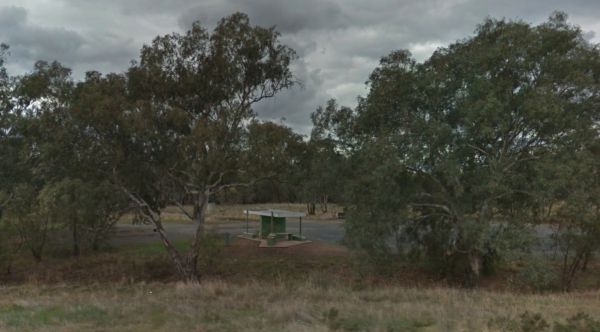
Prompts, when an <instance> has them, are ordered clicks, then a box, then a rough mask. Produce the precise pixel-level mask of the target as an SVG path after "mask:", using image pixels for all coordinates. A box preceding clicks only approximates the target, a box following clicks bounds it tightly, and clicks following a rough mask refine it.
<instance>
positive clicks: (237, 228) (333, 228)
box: [110, 220, 344, 245]
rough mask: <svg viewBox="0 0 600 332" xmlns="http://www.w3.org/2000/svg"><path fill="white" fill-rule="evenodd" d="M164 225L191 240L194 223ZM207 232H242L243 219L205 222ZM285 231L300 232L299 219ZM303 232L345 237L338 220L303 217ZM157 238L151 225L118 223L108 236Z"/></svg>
mask: <svg viewBox="0 0 600 332" xmlns="http://www.w3.org/2000/svg"><path fill="white" fill-rule="evenodd" d="M163 226H164V228H165V230H166V232H167V234H168V235H169V238H171V239H173V240H179V239H190V238H192V236H193V234H194V231H195V227H194V225H193V224H184V223H165V224H164V225H163ZM206 231H207V232H215V233H219V234H225V233H229V234H231V235H237V234H242V233H244V232H245V231H246V222H245V221H223V222H217V223H208V224H207V225H206ZM249 231H250V232H254V231H258V222H256V221H250V223H249ZM287 231H288V232H290V233H292V234H299V233H300V232H299V227H298V222H297V221H293V220H291V221H288V222H287ZM302 235H303V236H305V237H306V238H307V239H309V240H317V241H322V242H328V243H335V244H338V243H340V241H341V240H342V238H343V237H344V222H343V221H337V220H335V221H318V220H302ZM158 240H159V237H158V234H157V233H155V232H154V227H153V226H152V225H132V224H118V225H117V226H116V229H115V236H113V237H112V238H111V240H110V243H111V244H112V245H124V244H134V243H145V242H152V241H158Z"/></svg>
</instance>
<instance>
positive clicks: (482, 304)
mask: <svg viewBox="0 0 600 332" xmlns="http://www.w3.org/2000/svg"><path fill="white" fill-rule="evenodd" d="M0 292H1V294H2V296H1V297H0V330H3V331H23V330H30V331H45V330H53V331H79V330H92V331H93V330H97V331H330V330H340V331H495V330H502V329H503V327H506V326H507V325H506V324H505V323H506V322H512V323H514V324H517V325H518V322H519V320H520V319H522V315H523V313H525V312H530V313H541V318H542V319H545V320H546V321H548V322H549V323H553V322H566V319H567V318H569V317H572V316H574V315H576V314H577V313H580V312H583V313H586V314H587V315H589V317H600V292H598V291H593V292H591V291H590V292H581V293H570V294H554V295H517V294H509V293H492V292H484V291H464V290H456V289H445V288H438V289H412V288H399V287H387V288H376V289H365V290H353V289H351V288H346V287H341V286H330V285H329V286H324V285H322V284H321V283H319V282H315V281H313V280H308V281H306V282H305V283H304V284H296V285H295V287H290V286H289V285H287V284H286V283H281V282H277V281H261V282H251V283H246V284H244V285H242V284H230V283H225V282H222V281H207V282H204V283H203V284H202V285H200V286H192V285H186V284H181V283H169V284H160V283H135V284H126V283H123V284H114V283H113V284H110V285H106V284H97V285H88V286H60V285H59V286H34V285H25V286H18V287H3V288H0Z"/></svg>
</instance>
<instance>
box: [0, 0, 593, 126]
mask: <svg viewBox="0 0 600 332" xmlns="http://www.w3.org/2000/svg"><path fill="white" fill-rule="evenodd" d="M2 3H3V4H4V3H8V4H12V5H15V6H17V7H0V39H1V40H3V41H5V42H8V43H9V44H11V50H12V54H13V56H12V57H11V58H12V60H14V59H15V58H17V59H18V60H17V62H18V63H19V67H20V68H21V70H24V69H28V68H31V64H32V63H33V61H34V60H37V59H48V60H52V59H58V60H59V61H61V62H65V63H66V64H67V65H69V66H71V67H73V68H74V69H75V73H76V75H79V77H81V76H82V75H83V72H84V71H85V70H89V69H99V70H101V71H107V70H123V69H125V68H126V67H127V65H128V63H129V60H130V59H134V58H135V57H136V56H137V54H138V50H139V49H140V47H141V46H142V44H143V43H148V42H150V41H151V39H152V38H153V37H154V36H156V35H157V34H167V33H171V32H173V31H180V32H181V31H184V30H185V29H187V28H189V26H190V25H191V23H192V22H193V21H196V20H200V21H201V23H202V24H203V25H204V26H206V27H207V28H209V29H211V28H212V27H214V25H216V24H217V22H218V21H219V20H220V19H221V18H222V17H224V16H227V15H230V14H232V13H234V12H245V13H247V14H248V15H249V17H250V19H251V22H252V23H253V24H258V25H262V26H276V28H277V30H278V31H279V32H281V33H282V35H281V41H282V42H283V43H285V44H286V45H289V46H290V47H292V48H294V49H295V50H296V51H297V52H298V54H299V56H300V59H299V60H298V61H297V62H296V63H294V65H293V69H294V72H295V74H296V76H297V77H298V79H299V80H300V81H302V83H303V84H302V87H300V86H298V87H295V88H293V89H292V90H289V91H286V92H283V93H281V94H279V95H277V97H276V98H274V99H271V100H268V101H265V102H263V103H262V104H260V105H257V106H256V107H255V109H256V111H257V113H258V114H259V115H260V116H261V117H262V118H264V119H272V120H276V121H279V120H280V119H281V118H285V119H286V121H285V123H287V124H288V125H291V126H293V127H294V128H297V129H299V130H301V131H303V132H304V133H307V130H308V129H307V128H308V125H309V123H310V120H309V114H310V112H312V111H314V109H315V108H316V107H317V106H318V105H319V104H323V103H324V102H325V101H326V100H327V99H328V98H334V97H335V98H337V99H338V100H339V102H340V104H346V105H351V106H352V105H354V104H355V101H356V97H357V95H359V94H361V95H364V94H365V93H366V92H367V91H366V88H365V85H364V82H365V80H366V79H367V78H368V76H369V73H370V72H371V71H372V70H373V69H374V68H375V67H376V66H377V64H378V61H379V59H380V57H382V56H384V55H386V54H388V53H389V52H391V51H393V50H397V49H409V50H410V51H411V52H412V53H413V55H414V57H415V58H416V59H417V60H419V61H422V60H425V59H426V58H427V57H429V55H430V54H431V53H432V52H433V51H434V50H435V49H436V48H437V47H440V46H445V45H448V44H449V43H452V42H454V41H456V40H458V39H462V38H467V37H469V36H471V35H472V34H473V31H474V30H475V28H476V26H477V24H480V23H481V22H483V20H484V19H485V18H486V17H493V18H508V19H521V20H524V21H526V22H531V23H534V24H538V23H540V22H542V21H544V20H546V19H547V17H548V16H549V15H550V14H551V13H552V12H553V11H554V10H563V11H565V12H567V13H568V14H569V15H570V21H571V22H572V23H574V24H577V25H580V26H581V27H582V29H583V31H584V34H585V37H586V38H587V39H589V40H593V41H595V42H598V40H597V39H598V37H597V36H598V32H600V23H599V22H598V21H597V16H598V13H600V1H597V0H571V1H568V2H567V1H563V0H531V1H520V0H421V1H413V0H406V1H401V0H371V1H364V0H303V1H298V0H127V1H124V0H103V1H97V0H53V1H51V2H50V1H41V0H2ZM19 6H20V7H19ZM9 60H11V59H9Z"/></svg>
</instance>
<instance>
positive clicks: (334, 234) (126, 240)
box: [110, 220, 553, 252]
mask: <svg viewBox="0 0 600 332" xmlns="http://www.w3.org/2000/svg"><path fill="white" fill-rule="evenodd" d="M164 227H165V230H166V231H167V234H168V235H169V238H170V239H173V240H179V239H190V238H192V236H193V234H194V230H195V229H194V225H193V224H184V223H165V224H164ZM153 230H154V227H153V226H152V225H132V224H119V225H117V227H116V230H115V233H116V234H115V236H113V237H112V238H111V240H110V243H111V244H112V245H117V246H118V245H125V244H135V243H148V242H153V241H158V240H159V237H158V234H157V233H155V232H154V231H153ZM206 230H207V232H215V233H219V234H225V233H229V234H231V235H238V234H242V233H244V232H245V231H246V222H245V221H220V222H216V223H208V224H207V225H206ZM287 230H288V232H290V233H293V234H299V228H298V222H297V221H294V220H290V221H288V223H287ZM249 231H250V232H255V231H258V222H257V221H250V223H249ZM534 232H535V233H536V236H537V238H538V239H539V240H540V241H539V244H538V245H537V246H535V247H534V248H533V249H534V250H539V251H542V252H543V251H546V252H548V251H550V250H552V240H551V238H550V236H551V235H552V232H553V229H552V227H550V226H547V225H539V226H536V227H535V228H534ZM344 233H345V232H344V222H343V221H338V220H333V221H329V220H328V221H319V220H303V221H302V235H304V236H305V237H306V238H307V239H309V240H317V241H322V242H327V243H333V244H339V243H340V242H341V241H342V239H343V237H344ZM390 245H391V246H394V241H393V240H390Z"/></svg>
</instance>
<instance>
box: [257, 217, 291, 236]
mask: <svg viewBox="0 0 600 332" xmlns="http://www.w3.org/2000/svg"><path fill="white" fill-rule="evenodd" d="M285 222H286V220H285V217H271V216H260V235H261V238H263V239H266V238H267V236H268V235H269V234H271V233H275V234H283V233H285Z"/></svg>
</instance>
